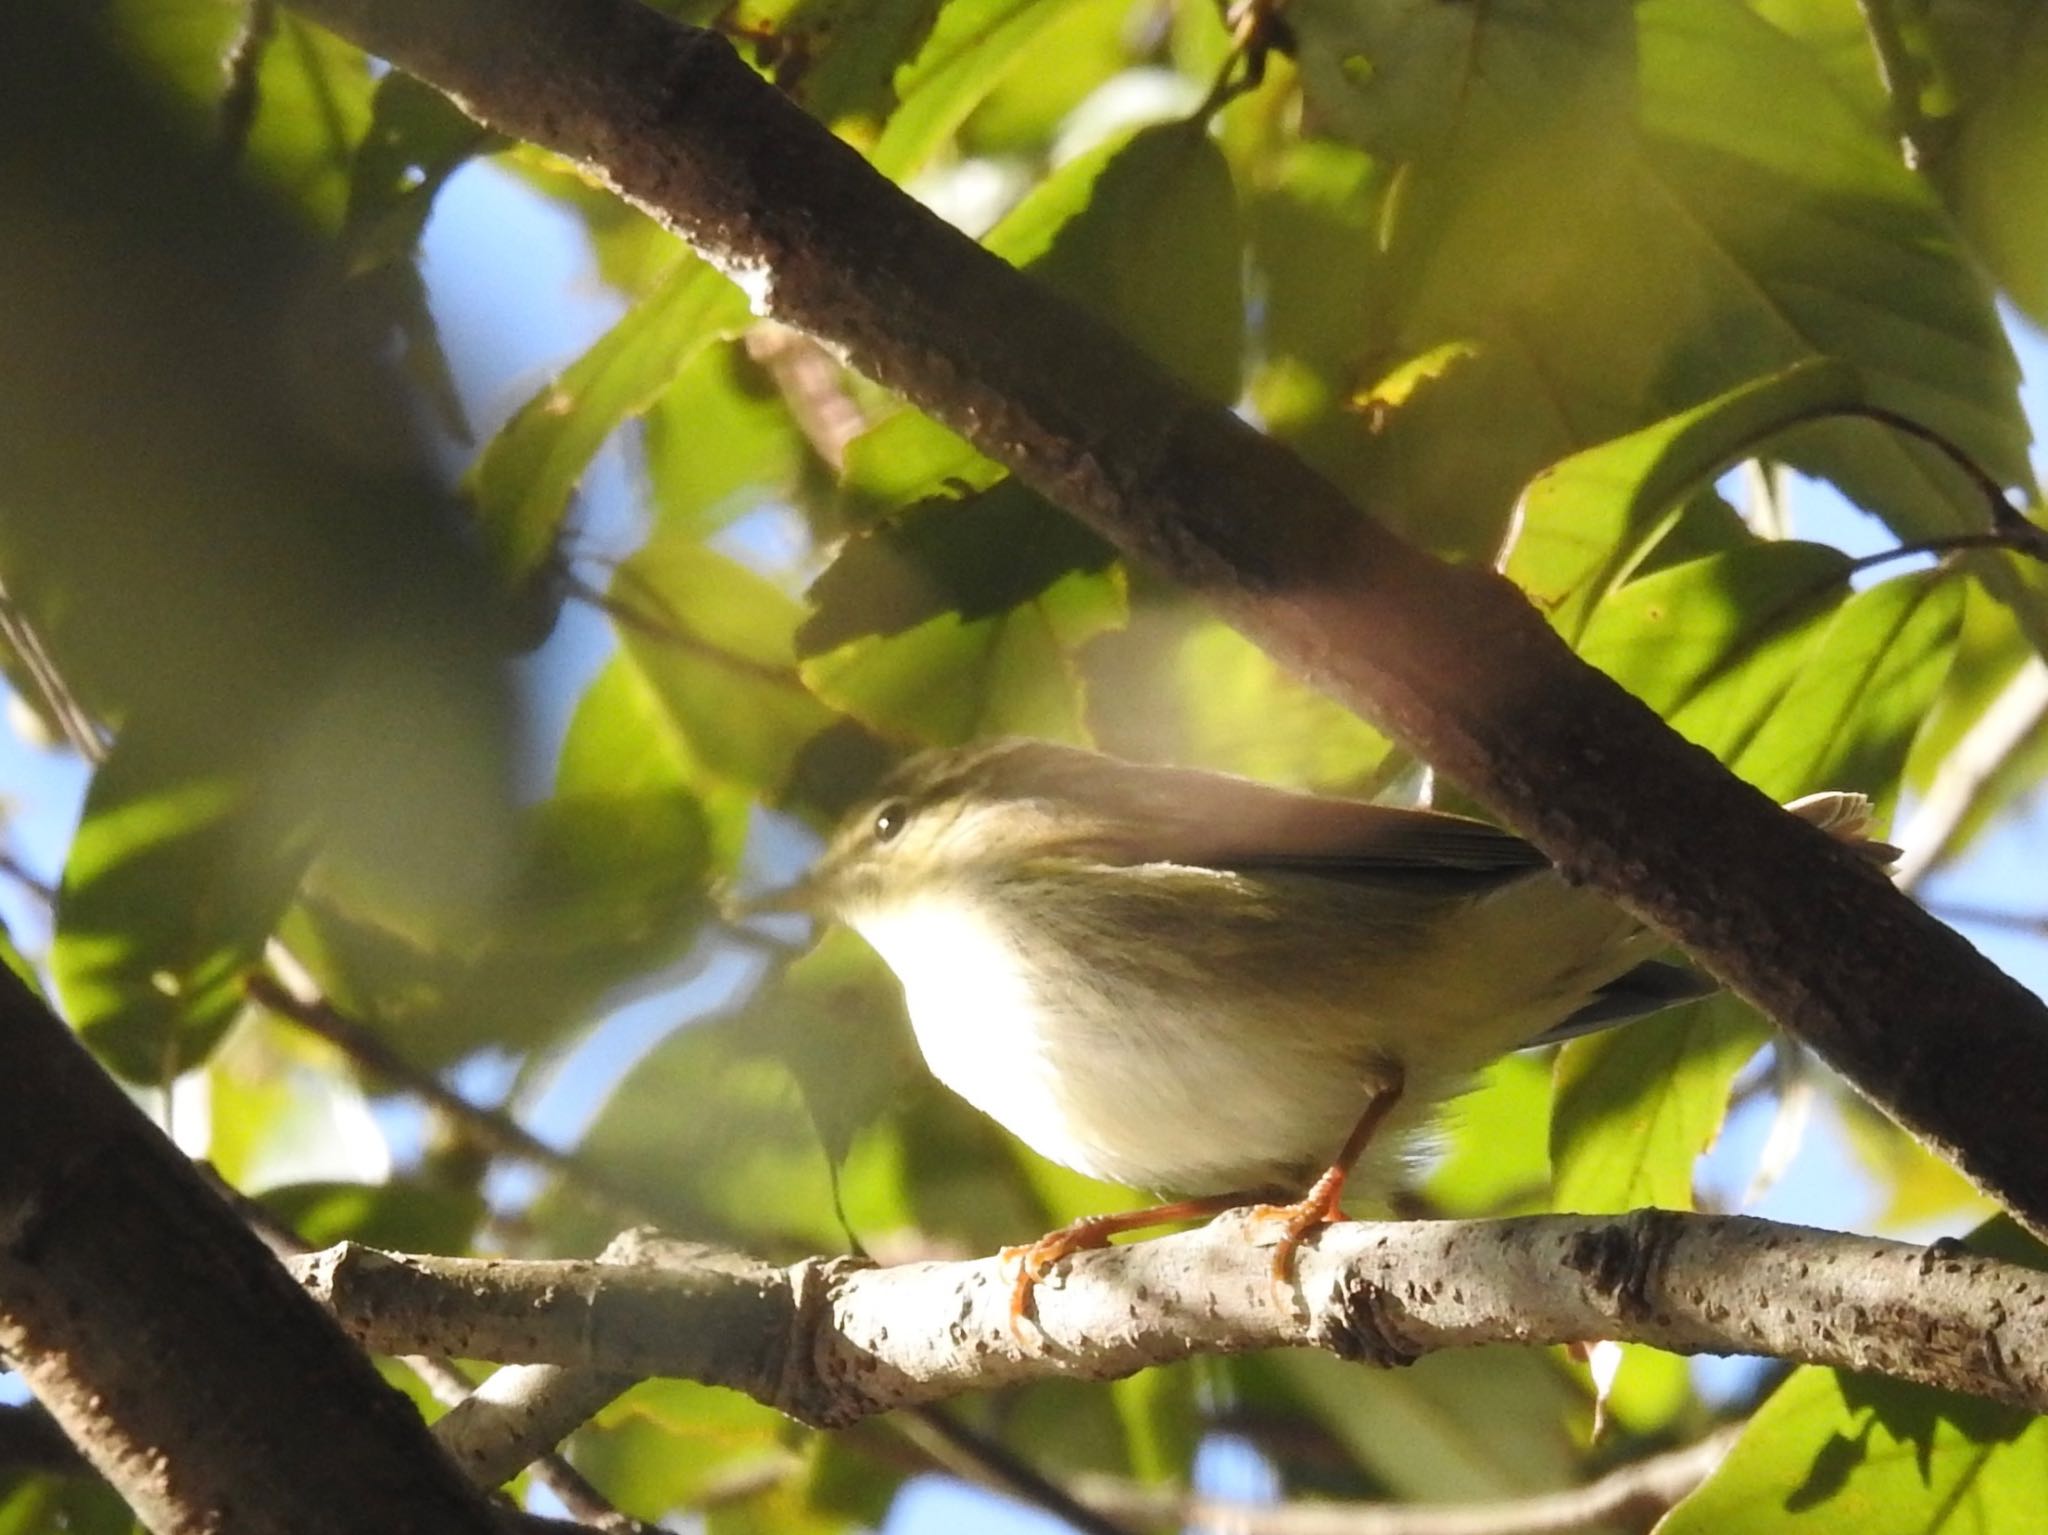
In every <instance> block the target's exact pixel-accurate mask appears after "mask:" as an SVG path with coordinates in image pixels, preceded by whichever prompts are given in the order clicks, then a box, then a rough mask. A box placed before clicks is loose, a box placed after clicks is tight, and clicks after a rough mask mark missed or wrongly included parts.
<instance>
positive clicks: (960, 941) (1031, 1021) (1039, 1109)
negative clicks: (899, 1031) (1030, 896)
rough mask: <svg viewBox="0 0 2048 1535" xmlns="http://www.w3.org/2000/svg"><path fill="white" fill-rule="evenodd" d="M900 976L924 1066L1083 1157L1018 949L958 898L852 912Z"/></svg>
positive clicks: (1014, 1125)
mask: <svg viewBox="0 0 2048 1535" xmlns="http://www.w3.org/2000/svg"><path fill="white" fill-rule="evenodd" d="M849 920H850V921H851V923H852V926H853V927H854V928H855V929H856V930H857V931H858V932H859V933H860V935H861V936H862V937H863V938H865V939H866V940H867V941H868V943H869V944H870V945H872V946H873V948H874V950H875V952H876V953H878V954H880V955H881V956H882V958H883V960H884V961H885V962H886V963H887V964H888V966H889V968H890V969H891V970H893V971H894V972H895V973H896V978H897V980H898V981H900V982H901V983H902V985H903V1000H904V1004H905V1006H906V1007H907V1009H908V1010H909V1013H910V1026H911V1029H912V1031H913V1032H914V1033H915V1034H916V1036H917V1045H918V1049H919V1050H920V1051H922V1052H923V1054H924V1058H925V1064H926V1065H928V1066H930V1067H931V1070H932V1075H933V1076H935V1077H937V1078H938V1079H939V1080H940V1081H941V1082H943V1083H945V1084H946V1085H947V1086H948V1087H950V1088H952V1089H953V1091H954V1092H956V1093H958V1094H959V1095H960V1096H961V1097H963V1098H965V1099H966V1100H967V1101H968V1102H969V1103H971V1104H973V1105H974V1106H975V1107H976V1108H978V1109H980V1110H981V1111H982V1112H983V1113H985V1114H987V1115H989V1116H990V1117H991V1118H992V1119H995V1120H997V1121H998V1122H1000V1123H1001V1124H1003V1125H1006V1126H1007V1127H1008V1128H1009V1129H1010V1130H1011V1132H1012V1133H1013V1134H1015V1135H1017V1136H1018V1137H1020V1138H1021V1139H1023V1140H1024V1141H1026V1142H1028V1143H1029V1144H1031V1145H1032V1146H1035V1147H1036V1148H1038V1150H1040V1151H1042V1152H1044V1153H1045V1154H1046V1155H1047V1156H1049V1157H1052V1158H1053V1159H1055V1160H1056V1161H1060V1162H1065V1163H1067V1165H1069V1166H1078V1167H1085V1166H1086V1165H1087V1164H1088V1161H1089V1156H1088V1148H1087V1146H1086V1145H1085V1143H1083V1142H1081V1141H1079V1140H1077V1138H1076V1129H1075V1126H1074V1125H1073V1124H1072V1123H1070V1120H1069V1116H1068V1114H1067V1112H1066V1111H1065V1108H1064V1106H1063V1102H1062V1094H1061V1093H1060V1091H1059V1083H1058V1081H1057V1078H1056V1076H1055V1072H1056V1069H1057V1068H1056V1063H1055V1062H1054V1061H1053V1059H1052V1058H1051V1050H1050V1042H1049V1041H1048V1040H1047V1039H1046V1037H1045V1036H1044V1033H1043V1031H1042V1026H1043V1023H1044V1021H1045V1020H1044V1018H1043V1015H1042V1011H1041V1008H1040V1006H1039V1003H1038V1000H1037V996H1036V994H1035V992H1034V990H1033V982H1032V976H1031V973H1030V971H1029V969H1028V967H1027V966H1026V965H1025V963H1024V961H1023V959H1022V956H1021V955H1019V953H1018V952H1017V950H1016V949H1015V947H1014V946H1013V945H1012V944H1011V943H1010V942H1008V941H1007V940H1006V939H1005V938H1003V937H1002V936H1001V934H1000V933H998V932H997V931H996V929H995V926H994V924H993V923H991V922H990V921H988V920H987V919H986V918H985V917H984V916H982V915H981V914H980V913H979V912H977V911H976V910H975V908H974V907H973V906H972V905H970V904H969V903H966V902H961V901H950V900H947V899H944V898H943V897H933V898H925V899H917V900H912V901H906V902H902V903H896V904H891V905H889V906H887V907H883V908H878V909H874V910H870V911H867V912H862V913H858V914H853V915H851V916H850V919H849Z"/></svg>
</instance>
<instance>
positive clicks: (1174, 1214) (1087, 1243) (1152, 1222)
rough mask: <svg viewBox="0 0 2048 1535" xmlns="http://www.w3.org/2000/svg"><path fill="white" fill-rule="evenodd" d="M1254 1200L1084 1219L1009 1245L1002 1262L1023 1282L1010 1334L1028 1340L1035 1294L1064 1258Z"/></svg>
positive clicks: (1015, 1295)
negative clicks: (1026, 1331) (1028, 1316)
mask: <svg viewBox="0 0 2048 1535" xmlns="http://www.w3.org/2000/svg"><path fill="white" fill-rule="evenodd" d="M1253 1197H1254V1196H1253V1195H1251V1194H1212V1195H1210V1196H1209V1197H1207V1198H1206V1199H1177V1200H1175V1201H1174V1202H1173V1203H1171V1204H1164V1205H1147V1206H1146V1207H1145V1208H1144V1209H1142V1210H1123V1211H1118V1212H1115V1213H1112V1214H1108V1215H1084V1216H1082V1217H1081V1218H1080V1219H1079V1220H1077V1221H1073V1222H1070V1223H1069V1224H1067V1225H1065V1226H1062V1227H1060V1228H1059V1230H1057V1231H1048V1232H1047V1233H1046V1234H1045V1235H1044V1236H1042V1237H1040V1238H1039V1239H1038V1240H1037V1241H1035V1242H1026V1243H1025V1244H1024V1245H1023V1246H1021V1247H1005V1248H1004V1249H1003V1250H1002V1253H1001V1254H1000V1256H1001V1258H1002V1261H1003V1262H1005V1263H1013V1262H1014V1263H1015V1264H1016V1265H1017V1282H1016V1284H1015V1286H1014V1287H1013V1288H1012V1289H1011V1291H1010V1331H1011V1332H1012V1333H1014V1334H1016V1335H1017V1336H1018V1337H1020V1338H1021V1337H1022V1336H1023V1334H1022V1331H1021V1328H1022V1325H1023V1321H1024V1318H1025V1315H1026V1314H1027V1313H1028V1312H1029V1311H1030V1310H1031V1292H1032V1291H1033V1290H1035V1289H1037V1288H1038V1282H1039V1280H1041V1279H1043V1278H1045V1276H1046V1273H1047V1271H1048V1270H1050V1269H1051V1268H1052V1266H1053V1265H1054V1264H1055V1263H1057V1262H1059V1261H1060V1259H1062V1258H1065V1257H1069V1256H1071V1255H1072V1254H1074V1253H1078V1252H1086V1251H1088V1250H1089V1249H1090V1248H1093V1247H1107V1246H1109V1239H1110V1238H1111V1237H1113V1236H1121V1235H1122V1234H1123V1233H1124V1232H1126V1231H1141V1230H1143V1229H1144V1228H1145V1227H1147V1226H1165V1225H1169V1224H1171V1223H1172V1222H1174V1221H1200V1220H1207V1219H1208V1218H1209V1217H1210V1216H1212V1215H1221V1214H1222V1213H1223V1212H1224V1211H1225V1210H1235V1209H1237V1208H1238V1207H1239V1206H1241V1205H1247V1204H1250V1203H1251V1202H1252V1199H1253Z"/></svg>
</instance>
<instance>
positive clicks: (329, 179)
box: [107, 0, 372, 228]
mask: <svg viewBox="0 0 2048 1535" xmlns="http://www.w3.org/2000/svg"><path fill="white" fill-rule="evenodd" d="M107 9H109V10H110V11H112V12H113V20H114V28H115V30H114V36H115V37H117V38H118V39H119V40H120V42H121V44H122V45H123V47H124V48H125V49H126V50H127V51H129V52H130V53H131V54H132V56H133V57H135V58H136V59H137V60H138V61H139V62H141V63H142V64H143V65H144V66H145V67H146V68H147V69H148V70H149V71H150V73H151V74H152V76H153V77H154V78H155V79H156V80H157V81H158V82H159V83H161V84H163V85H167V86H169V87H170V97H169V99H170V101H171V103H172V104H173V105H174V107H175V108H176V110H177V111H178V113H179V115H180V117H181V118H182V120H183V122H184V125H185V126H186V127H187V128H188V129H189V130H190V131H191V132H193V133H194V134H195V136H196V135H198V134H201V133H209V132H210V133H218V132H219V127H218V123H219V113H220V99H221V91H222V83H223V77H222V65H223V63H224V62H225V60H226V58H227V54H228V50H229V47H230V45H231V44H232V43H233V41H234V39H235V37H236V36H237V34H238V33H239V32H240V31H241V29H242V27H243V25H244V10H245V8H244V7H241V6H235V5H223V4H219V3H217V0H121V3H119V4H117V5H113V6H110V7H108V8H107ZM275 25H276V31H275V33H274V35H273V36H272V37H271V38H270V40H269V42H268V43H267V45H265V47H264V48H263V50H262V54H261V63H260V65H259V67H258V69H257V72H256V114H255V117H254V119H253V120H252V121H251V123H250V127H249V138H248V142H247V144H246V146H245V147H244V149H243V151H242V155H241V160H242V162H243V163H245V164H247V165H248V166H250V167H251V168H252V169H253V170H255V172H256V173H257V174H258V176H259V177H261V179H262V180H263V181H264V182H265V183H266V184H267V185H268V186H269V187H270V188H272V189H273V190H274V191H276V192H278V193H280V194H281V195H283V196H285V197H287V198H289V199H290V200H291V201H292V202H293V203H295V204H296V205H297V206H298V207H300V208H301V209H302V210H304V211H305V212H306V213H307V214H309V215H311V216H312V217H313V218H314V219H315V220H317V221H318V222H319V223H320V224H322V225H324V226H327V227H329V228H331V227H333V226H334V225H335V224H337V223H338V222H339V221H340V219H341V216H342V210H343V208H344V206H345V205H346V201H347V196H348V180H349V168H350V163H351V160H352V158H353V156H354V154H355V150H356V145H357V143H358V141H359V140H360V139H361V138H362V136H363V132H364V130H365V128H366V127H367V125H368V123H369V120H370V98H371V90H372V78H371V73H370V62H369V60H368V59H367V58H365V57H364V56H363V53H362V50H361V49H359V48H355V47H352V46H351V45H349V44H348V43H345V42H343V41H342V40H341V39H340V38H338V37H336V36H335V35H334V34H333V33H331V32H328V31H325V30H323V29H321V28H319V27H315V26H312V25H310V24H308V23H307V22H305V21H302V20H300V19H299V18H298V17H297V16H294V15H292V14H291V13H289V12H283V13H280V14H278V15H277V16H276V18H275Z"/></svg>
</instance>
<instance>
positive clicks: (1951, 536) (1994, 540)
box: [1849, 523, 2048, 575]
mask: <svg viewBox="0 0 2048 1535" xmlns="http://www.w3.org/2000/svg"><path fill="white" fill-rule="evenodd" d="M2023 526H2024V528H2025V531H2024V532H2023V531H2021V530H2020V529H2018V528H2011V527H2006V528H1999V529H1995V530H1994V531H1992V532H1989V533H1944V534H1942V535H1941V536H1939V537H1937V538H1916V539H1914V540H1913V541H1912V542H1911V543H1905V544H1899V545H1897V546H1896V547H1894V548H1890V549H1880V550H1878V552H1877V553H1875V554H1866V555H1862V556H1859V557H1858V558H1856V559H1853V560H1851V561H1850V562H1849V574H1851V575H1856V574H1858V573H1859V572H1862V571H1865V570H1872V569H1875V568H1876V567H1877V566H1879V565H1889V564H1890V563H1891V562H1892V561H1894V560H1905V559H1911V558H1913V557H1914V556H1915V555H1921V554H1933V555H1942V554H1957V553H1960V552H1962V551H1964V550H1968V549H2003V550H2005V551H2006V552H2007V553H2009V554H2019V555H2025V556H2026V557H2027V558H2028V559H2030V560H2039V561H2041V562H2042V563H2044V564H2048V537H2044V535H2043V533H2042V530H2041V529H2039V528H2037V527H2035V526H2034V525H2033V524H2032V523H2025V524H2024V525H2023Z"/></svg>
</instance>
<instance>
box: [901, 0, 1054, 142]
mask: <svg viewBox="0 0 2048 1535" xmlns="http://www.w3.org/2000/svg"><path fill="white" fill-rule="evenodd" d="M1077 3H1078V0H957V3H955V4H952V5H948V6H945V7H944V8H943V9H941V10H940V12H939V22H938V25H937V26H936V27H935V28H933V30H932V34H931V36H930V37H929V38H928V39H926V41H925V45H924V46H923V47H922V48H921V49H919V50H918V52H917V54H916V55H915V56H914V57H913V58H912V59H911V60H910V61H909V62H908V63H906V64H905V65H904V66H903V68H902V69H900V70H898V71H897V73H896V82H895V83H896V92H897V95H898V97H899V98H900V104H899V105H898V106H897V108H896V110H895V111H894V112H892V113H890V114H889V120H888V123H887V125H886V126H885V127H884V128H883V130H882V134H881V137H880V138H879V139H877V140H876V142H875V147H874V150H873V159H874V162H875V165H876V167H877V168H878V169H879V170H881V172H882V173H883V174H884V175H886V176H889V177H892V178H896V179H901V178H902V177H904V176H906V175H908V174H909V173H910V172H912V171H915V170H918V169H920V168H921V167H922V166H923V165H924V163H925V161H926V160H928V159H929V158H930V157H931V155H932V154H933V152H934V151H935V150H937V149H938V148H939V146H940V145H942V144H943V143H944V142H945V140H946V139H947V138H948V137H950V136H951V135H952V133H953V132H954V130H955V129H957V128H958V127H959V126H960V124H961V123H962V122H964V121H965V120H966V118H967V114H968V113H969V112H971V111H972V110H973V109H974V107H975V105H976V104H977V103H978V102H980V101H981V100H983V99H984V98H985V97H987V96H988V95H989V93H990V92H991V91H993V90H995V89H996V88H997V87H998V86H999V85H1001V84H1002V83H1003V81H1004V79H1005V78H1006V77H1007V75H1008V72H1009V71H1010V70H1011V69H1012V68H1014V67H1015V66H1016V65H1017V64H1018V63H1020V62H1021V61H1022V60H1023V58H1024V56H1025V54H1024V50H1025V49H1026V48H1027V47H1028V46H1029V45H1030V44H1031V43H1032V42H1033V41H1034V40H1036V39H1037V38H1038V37H1040V36H1041V35H1042V34H1043V33H1044V32H1045V31H1046V30H1047V29H1048V28H1050V27H1053V26H1055V25H1057V24H1058V23H1059V22H1060V21H1061V20H1062V19H1063V18H1064V17H1065V16H1066V15H1067V13H1068V12H1070V11H1071V10H1073V8H1074V7H1075V5H1076V4H1077Z"/></svg>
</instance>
